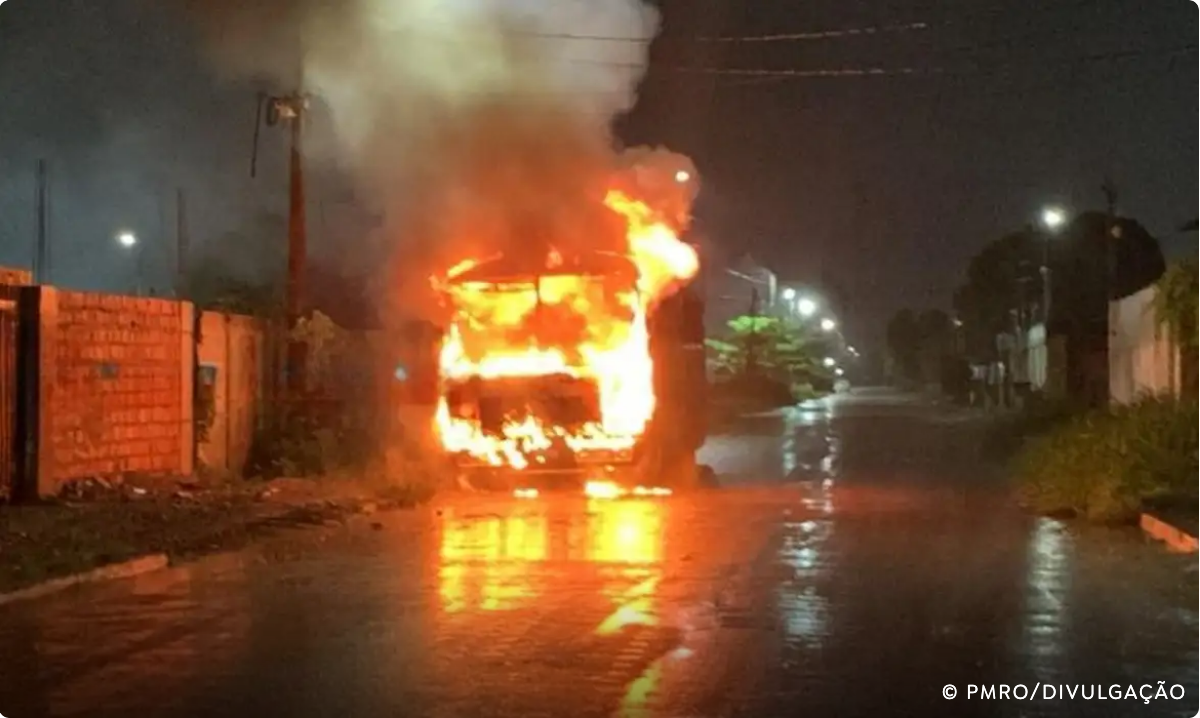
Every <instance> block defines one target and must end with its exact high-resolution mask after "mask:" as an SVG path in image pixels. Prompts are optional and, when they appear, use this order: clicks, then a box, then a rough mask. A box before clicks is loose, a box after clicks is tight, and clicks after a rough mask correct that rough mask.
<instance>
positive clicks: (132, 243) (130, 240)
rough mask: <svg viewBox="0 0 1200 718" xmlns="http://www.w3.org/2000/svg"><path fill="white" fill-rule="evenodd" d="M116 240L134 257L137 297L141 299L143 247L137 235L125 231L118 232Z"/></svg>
mask: <svg viewBox="0 0 1200 718" xmlns="http://www.w3.org/2000/svg"><path fill="white" fill-rule="evenodd" d="M116 240H117V244H119V245H120V246H121V247H122V248H123V249H125V250H127V251H129V252H131V253H132V254H133V255H134V257H133V261H134V272H135V274H136V277H135V279H136V280H137V295H138V296H139V297H140V296H141V295H142V247H141V245H140V244H139V242H138V238H137V235H136V234H134V233H133V232H131V231H129V230H127V229H125V230H121V231H120V232H117V236H116Z"/></svg>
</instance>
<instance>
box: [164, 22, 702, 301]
mask: <svg viewBox="0 0 1200 718" xmlns="http://www.w3.org/2000/svg"><path fill="white" fill-rule="evenodd" d="M180 2H183V3H184V4H185V6H186V7H187V9H188V11H189V12H190V16H191V18H192V19H193V22H194V23H195V24H196V25H197V26H198V27H199V28H200V29H201V31H202V32H203V33H204V34H205V38H206V41H207V45H208V47H209V48H211V50H212V53H213V57H214V60H215V62H216V63H217V64H218V66H219V67H220V68H221V69H222V70H224V71H227V72H229V73H232V74H234V75H237V76H240V77H259V78H263V79H266V80H269V81H270V82H271V83H272V84H273V86H274V88H275V89H276V90H284V91H286V90H290V89H291V88H293V87H294V86H295V85H296V83H297V81H298V80H300V78H301V77H302V78H303V86H304V88H305V90H306V91H307V92H310V93H312V94H313V95H314V96H315V102H317V103H319V104H320V105H322V106H323V107H325V108H327V109H328V114H329V118H330V122H329V124H330V127H328V128H326V130H327V131H322V129H321V128H317V127H310V130H309V134H308V135H307V138H308V139H307V141H308V146H307V148H306V149H307V152H308V153H309V155H310V157H312V158H313V159H314V160H316V161H320V160H321V159H322V158H337V161H338V164H339V165H342V166H345V167H348V168H349V169H350V170H351V172H352V174H353V175H354V178H355V180H356V181H357V182H358V183H359V185H360V191H361V192H362V194H363V195H364V196H366V197H369V198H370V200H371V201H372V202H373V204H375V205H376V206H378V207H379V208H380V209H382V210H383V212H384V216H385V222H384V226H383V228H382V230H381V231H382V232H383V239H384V243H385V245H386V246H388V247H389V248H390V249H391V250H392V251H391V252H390V254H391V256H390V258H389V260H390V262H389V264H390V266H391V268H392V271H391V273H390V275H389V276H388V277H387V279H386V282H385V286H388V287H389V292H390V293H391V297H390V298H391V299H399V298H403V299H405V300H411V299H412V297H411V296H408V295H406V294H405V293H404V288H405V287H420V288H422V289H423V288H424V287H426V286H427V283H426V282H425V281H424V280H425V278H426V277H427V276H428V274H429V273H430V272H432V271H435V270H439V269H444V268H446V267H448V266H450V265H451V264H453V263H454V262H456V261H458V260H460V259H463V258H464V257H467V256H479V255H485V254H492V253H495V252H500V251H503V252H507V253H512V252H518V251H539V252H540V251H542V250H541V248H542V247H544V246H545V245H546V244H550V243H553V244H554V245H556V246H558V247H560V248H564V249H566V250H570V249H571V248H572V246H586V247H595V248H616V247H618V246H620V243H621V242H622V241H623V226H622V224H621V222H620V220H619V219H618V218H617V217H615V215H613V213H611V212H610V211H608V210H607V209H606V208H605V207H604V206H603V204H602V203H601V202H600V201H599V200H600V199H601V198H603V196H604V193H605V191H606V190H607V189H609V188H611V186H612V184H613V182H614V178H615V177H621V178H622V179H621V182H622V183H623V184H624V185H626V186H632V185H638V186H639V187H642V188H645V187H659V188H661V192H662V193H664V195H663V198H662V199H663V201H664V202H667V204H668V205H669V206H670V208H669V209H668V210H667V213H668V214H670V215H672V216H676V215H678V217H680V218H682V217H686V215H687V212H688V208H689V207H690V203H691V194H692V193H694V188H695V183H694V182H690V181H689V182H687V183H682V184H681V183H680V182H678V181H676V175H677V174H678V173H680V172H683V173H686V176H688V177H689V178H690V177H693V176H694V175H695V169H694V167H692V165H691V163H690V161H688V160H687V159H686V158H682V157H679V156H678V155H671V154H670V153H666V152H664V151H660V150H638V151H636V152H634V153H627V154H625V155H623V156H622V155H620V154H618V153H617V152H616V151H615V150H614V142H613V139H612V137H611V133H610V126H611V123H612V120H613V119H614V118H615V117H616V116H617V115H619V114H621V113H623V112H626V111H628V110H629V109H631V108H632V107H633V105H634V103H635V102H636V91H637V86H638V83H639V81H640V80H641V77H642V75H643V72H644V70H645V65H646V62H647V51H648V47H649V43H650V40H651V39H653V37H654V35H655V34H656V33H657V30H658V22H659V17H658V13H657V11H656V10H655V9H654V8H653V7H651V6H650V5H647V4H646V3H644V2H642V0H553V1H546V0H341V1H338V0H253V2H246V1H245V0H180ZM614 38H615V39H614ZM659 175H661V177H665V178H667V179H665V180H662V181H660V180H659V179H654V177H655V176H659ZM660 179H661V178H660ZM681 224H682V223H681ZM365 244H366V243H365V242H364V246H365ZM355 251H356V248H355V247H347V248H345V252H346V253H351V254H352V253H354V252H355Z"/></svg>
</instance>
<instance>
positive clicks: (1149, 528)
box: [1138, 514, 1200, 553]
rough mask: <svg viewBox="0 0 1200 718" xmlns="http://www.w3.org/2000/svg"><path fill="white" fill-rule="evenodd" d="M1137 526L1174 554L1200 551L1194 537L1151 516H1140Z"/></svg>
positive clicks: (1199, 543) (1199, 545) (1198, 543)
mask: <svg viewBox="0 0 1200 718" xmlns="http://www.w3.org/2000/svg"><path fill="white" fill-rule="evenodd" d="M1138 525H1140V526H1141V527H1142V531H1143V532H1144V533H1145V534H1146V535H1147V536H1149V537H1150V538H1153V539H1157V540H1159V541H1162V542H1164V543H1166V544H1167V548H1168V549H1169V550H1171V551H1173V552H1175V553H1195V552H1196V551H1197V549H1200V542H1197V540H1196V537H1195V536H1191V535H1189V534H1187V533H1186V532H1184V531H1182V530H1181V529H1178V528H1176V527H1174V526H1172V525H1171V524H1169V523H1167V522H1166V521H1163V520H1162V519H1160V518H1158V517H1156V516H1152V515H1151V514H1142V516H1141V519H1140V520H1139V521H1138Z"/></svg>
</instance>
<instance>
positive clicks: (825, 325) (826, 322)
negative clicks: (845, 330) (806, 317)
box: [821, 317, 837, 332]
mask: <svg viewBox="0 0 1200 718" xmlns="http://www.w3.org/2000/svg"><path fill="white" fill-rule="evenodd" d="M834 329H837V322H835V321H833V320H832V319H830V318H828V317H826V318H825V319H822V320H821V331H823V332H831V331H833V330H834Z"/></svg>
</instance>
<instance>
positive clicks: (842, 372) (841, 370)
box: [833, 367, 846, 376]
mask: <svg viewBox="0 0 1200 718" xmlns="http://www.w3.org/2000/svg"><path fill="white" fill-rule="evenodd" d="M833 373H834V374H837V375H838V376H842V375H844V374H845V373H846V372H845V370H844V369H842V368H841V367H838V368H837V369H834V370H833Z"/></svg>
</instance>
